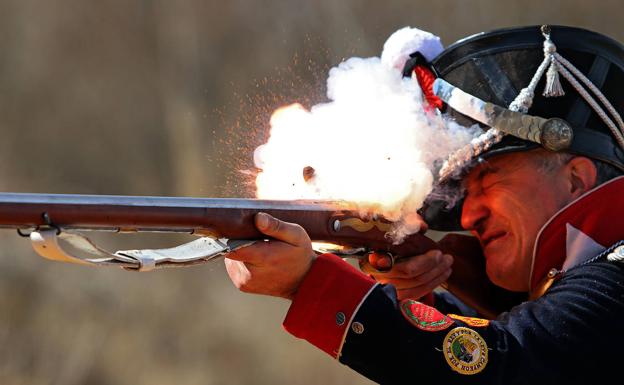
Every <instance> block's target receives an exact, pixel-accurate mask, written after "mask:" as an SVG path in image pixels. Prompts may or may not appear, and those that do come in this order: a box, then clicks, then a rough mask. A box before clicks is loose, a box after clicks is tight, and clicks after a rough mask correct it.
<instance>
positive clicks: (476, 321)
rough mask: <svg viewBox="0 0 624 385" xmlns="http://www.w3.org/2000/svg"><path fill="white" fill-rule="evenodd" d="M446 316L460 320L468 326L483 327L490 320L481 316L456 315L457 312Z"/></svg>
mask: <svg viewBox="0 0 624 385" xmlns="http://www.w3.org/2000/svg"><path fill="white" fill-rule="evenodd" d="M448 316H449V317H451V318H452V319H454V320H458V321H462V322H464V323H465V324H467V325H468V326H472V327H475V328H484V327H486V326H488V325H489V324H490V320H487V319H483V318H475V317H464V316H463V315H457V314H449V315H448Z"/></svg>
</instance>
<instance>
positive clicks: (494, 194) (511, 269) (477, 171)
mask: <svg viewBox="0 0 624 385" xmlns="http://www.w3.org/2000/svg"><path fill="white" fill-rule="evenodd" d="M550 155H551V154H547V153H545V152H544V151H543V150H535V151H528V152H519V153H511V154H504V155H499V156H496V157H493V158H492V159H489V160H488V161H487V162H486V163H484V164H481V165H479V166H477V167H476V168H474V169H473V170H472V171H471V172H470V173H469V174H468V176H467V177H466V179H465V186H466V199H465V201H464V206H463V211H462V218H461V221H462V226H463V227H464V228H465V229H466V230H470V231H471V232H472V233H473V234H474V235H475V236H476V237H478V239H479V241H480V242H481V246H482V247H483V251H484V254H485V258H486V271H487V274H488V277H489V278H490V279H491V280H492V282H494V283H495V284H496V285H498V286H501V287H504V288H506V289H508V290H513V291H528V290H529V275H530V274H531V261H532V255H533V246H534V244H535V239H536V237H537V234H538V232H539V230H540V229H541V227H542V226H543V225H544V224H545V223H546V221H548V219H550V217H552V216H553V215H554V214H555V213H556V212H557V211H558V210H559V209H560V208H562V207H563V206H565V205H566V204H567V203H568V202H569V201H570V200H571V199H570V193H569V187H568V184H567V183H566V179H565V177H564V171H563V169H564V167H563V165H562V166H556V167H554V169H552V170H544V167H540V164H541V163H540V160H544V159H545V158H544V157H548V156H550ZM546 159H547V158H546Z"/></svg>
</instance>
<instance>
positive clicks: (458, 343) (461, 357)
mask: <svg viewBox="0 0 624 385" xmlns="http://www.w3.org/2000/svg"><path fill="white" fill-rule="evenodd" d="M442 350H443V351H444V358H446V362H448V364H449V366H450V367H451V369H453V370H454V371H456V372H458V373H461V374H477V373H479V372H480V371H482V370H483V369H485V365H487V362H488V348H487V344H486V343H485V340H483V337H481V336H480V335H479V333H477V332H476V331H474V330H472V329H468V328H465V327H457V328H454V329H453V330H451V331H450V332H448V334H447V335H446V337H444V342H443V344H442Z"/></svg>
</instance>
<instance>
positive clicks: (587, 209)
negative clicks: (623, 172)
mask: <svg viewBox="0 0 624 385" xmlns="http://www.w3.org/2000/svg"><path fill="white" fill-rule="evenodd" d="M623 194H624V176H621V177H618V178H615V179H612V180H611V181H609V182H607V183H604V184H601V185H600V186H598V187H596V188H594V189H593V190H591V191H589V192H587V193H586V194H584V195H583V196H581V197H579V198H578V199H576V200H575V201H574V202H572V203H570V204H569V205H567V206H566V207H564V208H563V209H561V210H559V212H557V213H556V214H555V215H554V216H553V217H552V218H551V219H550V220H549V221H548V222H546V224H545V225H544V226H543V227H542V229H541V231H540V232H539V234H538V236H537V240H536V241H535V248H534V251H533V266H532V269H531V271H532V273H531V281H530V288H531V290H533V289H535V287H536V286H537V285H538V284H539V283H540V281H542V279H544V277H545V276H546V274H547V273H548V271H549V270H550V269H552V268H555V269H562V268H565V269H568V268H570V267H573V266H576V265H578V264H579V263H582V262H584V261H585V260H587V259H589V258H592V257H594V256H596V255H597V254H598V253H600V252H601V251H603V250H604V249H606V248H607V247H609V246H611V245H612V244H614V243H616V242H617V241H620V240H622V239H624V195H623Z"/></svg>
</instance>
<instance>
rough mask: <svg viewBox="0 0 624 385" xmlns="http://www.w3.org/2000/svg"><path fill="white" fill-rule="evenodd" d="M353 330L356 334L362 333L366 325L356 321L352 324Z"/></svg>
mask: <svg viewBox="0 0 624 385" xmlns="http://www.w3.org/2000/svg"><path fill="white" fill-rule="evenodd" d="M351 330H353V333H355V334H362V333H364V325H362V324H361V323H359V322H354V323H352V324H351Z"/></svg>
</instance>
